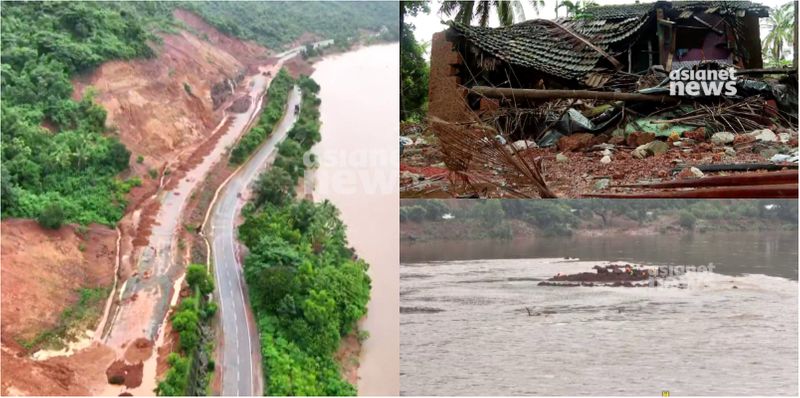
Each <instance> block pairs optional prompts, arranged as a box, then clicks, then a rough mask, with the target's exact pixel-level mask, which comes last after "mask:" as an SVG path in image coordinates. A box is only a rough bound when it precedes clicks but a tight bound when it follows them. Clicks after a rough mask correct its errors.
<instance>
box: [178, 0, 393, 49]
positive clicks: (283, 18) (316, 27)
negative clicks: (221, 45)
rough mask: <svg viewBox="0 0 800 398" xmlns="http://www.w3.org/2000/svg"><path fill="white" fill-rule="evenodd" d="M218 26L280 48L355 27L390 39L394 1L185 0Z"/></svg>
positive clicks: (345, 34) (353, 32) (349, 32)
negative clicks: (305, 37)
mask: <svg viewBox="0 0 800 398" xmlns="http://www.w3.org/2000/svg"><path fill="white" fill-rule="evenodd" d="M182 7H184V8H186V9H189V10H192V11H195V12H197V13H198V14H200V15H202V16H203V18H204V19H205V20H206V21H208V22H209V23H210V24H211V25H213V26H214V27H216V28H217V29H219V30H221V31H222V32H225V33H229V34H232V35H234V36H237V37H241V38H243V39H247V40H253V41H255V42H257V43H259V44H261V45H263V46H265V47H268V48H271V49H276V50H277V49H281V48H283V47H284V46H285V45H287V44H289V43H292V42H293V41H295V40H297V39H298V38H299V37H300V36H301V35H302V34H303V33H306V32H308V33H313V34H316V35H317V36H320V37H323V38H326V39H334V41H337V42H338V41H345V42H346V41H348V39H349V38H352V37H356V36H357V35H358V33H359V31H360V30H362V29H363V30H370V31H375V32H377V31H380V30H381V29H382V28H385V30H384V32H386V34H387V35H388V36H387V37H386V38H387V39H392V38H393V39H396V38H397V31H398V17H397V4H396V3H392V2H383V1H359V2H303V1H298V2H294V1H275V2H272V1H267V2H249V1H237V2H220V1H205V2H185V3H183V4H182Z"/></svg>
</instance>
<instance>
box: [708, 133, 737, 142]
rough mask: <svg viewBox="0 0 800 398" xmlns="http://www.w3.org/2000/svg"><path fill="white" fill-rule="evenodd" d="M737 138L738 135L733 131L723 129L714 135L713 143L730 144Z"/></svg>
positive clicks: (712, 137)
mask: <svg viewBox="0 0 800 398" xmlns="http://www.w3.org/2000/svg"><path fill="white" fill-rule="evenodd" d="M735 139H736V136H735V135H733V133H729V132H727V131H723V132H719V133H716V134H714V135H712V136H711V143H713V144H714V145H725V144H730V143H731V142H733V140H735Z"/></svg>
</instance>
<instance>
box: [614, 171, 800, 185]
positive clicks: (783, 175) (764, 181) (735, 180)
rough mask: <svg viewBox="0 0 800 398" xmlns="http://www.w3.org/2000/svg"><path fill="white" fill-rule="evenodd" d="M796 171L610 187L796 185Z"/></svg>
mask: <svg viewBox="0 0 800 398" xmlns="http://www.w3.org/2000/svg"><path fill="white" fill-rule="evenodd" d="M797 177H798V172H797V170H785V171H776V172H772V173H757V174H738V175H729V176H712V177H703V178H692V179H683V180H676V181H668V182H658V183H650V184H626V185H612V188H657V189H658V188H700V187H730V186H742V185H745V186H747V185H776V184H791V183H796V182H797Z"/></svg>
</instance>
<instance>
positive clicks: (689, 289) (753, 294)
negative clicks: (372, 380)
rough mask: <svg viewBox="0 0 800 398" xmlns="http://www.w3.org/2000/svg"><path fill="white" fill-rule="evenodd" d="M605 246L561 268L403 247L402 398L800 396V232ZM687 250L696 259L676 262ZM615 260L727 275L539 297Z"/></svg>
mask: <svg viewBox="0 0 800 398" xmlns="http://www.w3.org/2000/svg"><path fill="white" fill-rule="evenodd" d="M759 236H760V237H759ZM594 239H597V238H591V240H589V239H586V238H584V241H583V243H582V244H580V245H579V243H580V242H579V241H576V240H575V239H561V240H560V245H561V247H562V249H559V250H560V251H558V254H557V255H558V257H555V254H554V252H553V251H548V250H545V249H542V250H541V251H540V253H542V254H541V255H537V253H536V251H534V250H532V248H535V247H537V246H536V245H533V244H531V245H528V246H525V245H521V244H520V243H516V244H508V245H507V246H506V247H504V248H503V247H499V248H498V247H497V246H494V247H489V246H482V245H481V244H479V243H476V242H447V243H444V242H439V243H438V244H427V243H426V244H422V245H420V244H406V243H404V244H403V246H402V248H401V252H402V256H403V257H402V258H403V259H404V260H403V262H402V263H401V277H400V279H401V293H400V295H401V312H402V315H401V393H402V394H403V395H442V394H447V395H518V394H530V395H653V394H661V392H662V391H669V392H670V394H672V395H794V396H796V395H797V393H798V386H797V371H798V363H797V360H798V356H797V354H798V351H797V333H798V330H797V298H798V295H797V294H798V285H797V234H796V233H795V232H792V233H785V232H782V233H769V234H705V235H702V236H699V235H695V236H694V237H693V238H687V237H676V236H656V237H639V238H636V239H635V240H634V241H635V242H629V241H630V239H629V238H627V237H625V238H616V240H617V241H618V242H616V243H612V242H606V243H597V242H592V240H594ZM723 239H724V240H723ZM753 240H756V241H757V242H753ZM765 241H772V242H774V243H773V244H767V243H766V242H765ZM792 241H793V242H794V243H793V244H792V243H790V242H792ZM759 242H760V243H759ZM549 243H550V245H547V246H548V247H550V246H552V245H554V244H558V243H559V242H558V240H557V239H554V240H551V241H550V242H549ZM634 243H635V244H634ZM434 246H435V247H438V250H433V247H434ZM481 247H482V248H483V249H484V251H483V252H482V253H481ZM659 247H666V248H663V249H659ZM679 247H684V248H687V251H688V252H690V253H694V254H687V253H683V254H678V253H677V252H674V251H673V252H672V257H670V256H669V255H668V251H669V250H668V248H673V249H675V248H679ZM552 250H556V249H552ZM562 252H568V253H569V254H562ZM445 253H446V254H445ZM576 253H579V254H576ZM570 254H571V256H572V257H580V259H564V258H563V257H564V256H565V255H570ZM448 256H449V258H447V257H448ZM477 258H484V259H477ZM486 258H488V259H486ZM612 260H627V261H636V262H637V263H647V264H657V265H666V264H682V265H707V264H709V263H710V262H713V263H714V265H715V269H714V271H715V272H711V273H709V272H704V273H699V272H698V273H690V274H686V275H683V276H681V277H678V278H675V279H673V280H671V281H669V282H668V283H667V284H666V285H667V286H665V287H659V288H611V287H594V288H592V287H577V288H563V287H562V288H559V287H545V286H537V284H538V282H539V281H540V280H542V279H546V278H549V277H551V276H553V275H555V274H556V273H559V272H562V273H574V272H582V271H591V267H592V266H594V265H596V264H606V263H607V262H606V261H612ZM748 264H749V268H748ZM792 268H793V269H794V272H791V271H789V270H790V269H792ZM680 286H683V287H685V288H679V287H680ZM734 286H735V287H736V288H734ZM526 308H528V309H530V310H531V313H532V316H530V315H529V314H528V310H527V309H526Z"/></svg>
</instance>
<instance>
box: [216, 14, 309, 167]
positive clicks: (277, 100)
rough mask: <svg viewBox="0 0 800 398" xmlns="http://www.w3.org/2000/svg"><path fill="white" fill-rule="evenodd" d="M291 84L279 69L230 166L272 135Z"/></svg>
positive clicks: (233, 155)
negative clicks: (259, 114)
mask: <svg viewBox="0 0 800 398" xmlns="http://www.w3.org/2000/svg"><path fill="white" fill-rule="evenodd" d="M231 4H235V3H231ZM293 84H294V81H293V79H292V77H291V76H289V73H288V72H286V70H285V69H281V70H280V72H278V74H277V75H276V76H275V78H274V79H272V82H271V83H270V86H269V89H268V90H267V98H266V104H265V105H264V109H263V110H262V112H261V117H260V118H259V119H258V123H256V125H255V126H253V128H251V129H250V131H248V132H247V134H245V135H244V137H242V138H241V139H240V140H239V142H237V143H236V146H235V147H234V148H233V150H232V151H231V158H230V162H231V163H232V164H240V163H242V162H244V160H245V159H246V158H247V157H248V156H250V154H251V153H253V151H255V150H256V148H258V146H259V145H261V143H262V142H264V140H265V139H266V138H267V137H269V136H270V134H272V130H274V129H275V126H276V125H277V123H278V121H280V120H281V117H283V113H284V107H285V106H286V100H287V99H288V98H289V90H291V89H292V85H293Z"/></svg>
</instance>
